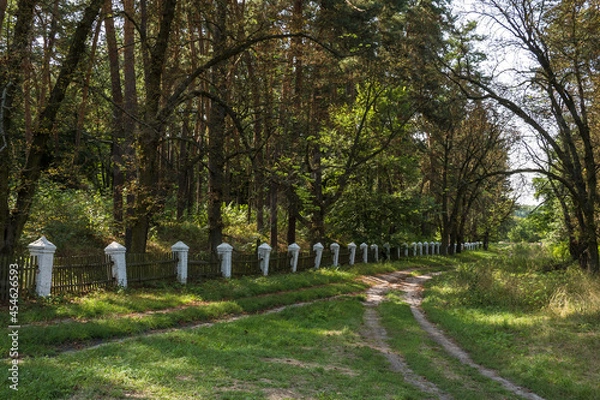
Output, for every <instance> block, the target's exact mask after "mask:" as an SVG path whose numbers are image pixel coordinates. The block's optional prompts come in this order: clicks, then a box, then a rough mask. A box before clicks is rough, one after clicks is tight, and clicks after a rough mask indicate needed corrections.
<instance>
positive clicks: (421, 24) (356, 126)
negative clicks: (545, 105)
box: [0, 0, 595, 259]
mask: <svg viewBox="0 0 600 400" xmlns="http://www.w3.org/2000/svg"><path fill="white" fill-rule="evenodd" d="M581 7H584V6H581ZM449 10H450V7H449V5H448V4H447V3H446V2H441V1H440V2H438V1H422V2H412V1H395V0H386V1H370V0H361V1H355V2H348V1H342V0H339V1H338V0H332V1H305V0H295V1H294V2H291V4H290V2H279V1H274V2H264V1H252V2H245V1H241V2H232V1H227V0H168V1H162V2H154V1H148V0H140V1H134V0H123V1H109V0H106V1H104V2H102V1H99V0H89V1H85V2H69V1H64V0H53V1H50V2H41V1H38V0H27V1H19V2H7V4H6V6H5V7H4V8H3V9H2V10H0V11H2V13H1V17H0V24H2V28H3V29H2V36H1V37H0V41H1V42H0V50H1V51H2V63H1V65H0V67H1V70H0V88H1V89H2V99H1V101H2V110H3V112H2V113H1V114H0V120H1V121H0V122H1V131H0V152H1V153H2V156H1V157H0V160H1V161H0V174H1V176H0V178H1V179H0V226H2V235H0V251H1V252H3V253H12V252H14V251H15V249H16V248H18V246H19V245H22V244H23V243H27V241H28V240H30V239H31V238H32V237H34V236H35V235H37V234H39V233H46V234H48V235H49V236H50V239H51V240H54V241H57V242H61V241H63V242H68V241H69V238H68V235H76V236H78V237H86V236H90V235H84V234H83V233H81V234H76V233H75V232H80V231H79V228H80V227H84V226H87V228H86V229H88V230H93V231H95V232H94V233H93V234H92V235H91V237H90V240H95V241H102V240H104V241H108V240H111V239H116V240H118V241H120V242H123V243H124V244H125V245H126V246H127V248H128V249H130V250H131V251H135V252H142V251H145V250H147V249H148V240H152V241H154V239H155V238H156V237H157V235H160V233H164V232H165V230H167V231H168V230H170V231H171V232H193V233H194V235H193V236H194V239H187V238H181V239H186V240H198V239H197V237H202V238H203V239H202V240H198V242H199V243H198V245H201V246H203V247H208V248H214V247H215V246H216V245H217V244H219V243H221V242H222V241H223V240H230V241H231V240H234V241H236V242H237V244H240V245H248V244H249V243H254V242H255V241H256V240H257V239H260V240H269V241H270V242H271V244H272V245H273V246H280V245H284V244H286V243H292V242H295V241H302V240H308V241H330V240H338V241H349V240H374V241H375V240H376V241H384V242H385V241H407V240H418V239H421V238H423V239H424V238H428V239H429V238H431V239H433V238H437V239H439V240H441V241H442V242H443V243H444V246H442V247H443V249H448V248H449V249H452V248H453V247H452V246H446V245H450V244H452V243H457V242H461V241H475V240H481V241H483V242H485V243H486V244H487V242H488V241H490V240H493V239H498V238H499V237H500V236H501V235H502V234H503V233H504V232H505V229H504V228H502V226H503V225H504V224H505V223H506V222H507V221H509V220H510V215H511V212H512V210H513V207H514V200H513V199H512V195H511V190H510V186H509V184H508V183H507V176H508V174H507V170H508V167H509V161H508V160H509V152H510V150H511V148H512V146H513V145H514V142H515V139H516V138H517V136H518V135H517V134H516V130H515V128H514V125H513V124H512V123H511V121H510V115H508V114H504V113H503V112H501V111H499V110H498V109H497V107H496V105H497V104H498V103H500V104H502V105H505V104H503V103H502V101H500V100H501V99H500V98H499V96H493V95H489V93H488V94H486V91H485V86H482V85H485V84H486V83H488V82H490V80H489V79H488V78H487V77H484V76H483V73H482V72H481V71H484V70H485V68H484V67H485V63H484V60H485V56H484V55H483V54H482V53H481V52H477V51H476V47H475V46H474V43H475V42H477V41H478V40H479V39H480V38H478V37H477V35H475V30H474V29H475V25H474V24H471V23H467V24H465V25H464V26H461V25H460V24H459V23H457V22H456V20H455V17H453V16H452V15H451V13H450V11H449ZM556 11H557V12H558V11H560V9H559V8H557V9H556ZM557 15H558V14H556V15H554V16H550V15H548V18H550V22H549V23H548V24H547V25H544V28H548V29H549V31H548V32H549V33H548V34H549V35H550V34H552V35H551V36H552V37H554V38H555V36H556V35H554V34H553V33H552V32H554V31H555V30H557V29H559V28H560V27H558V26H556V24H555V23H554V22H552V21H554V20H555V19H556V18H558V17H557ZM561 15H562V14H561ZM591 17H593V16H591ZM591 17H590V18H591ZM561 18H562V17H561ZM586 21H587V20H586ZM591 23H592V22H591V20H590V21H587V22H586V24H591ZM586 26H587V25H586ZM559 44H560V43H559V42H558V41H556V43H554V42H553V43H552V45H556V46H558V45H559ZM556 49H557V50H556V51H555V52H552V56H554V55H555V53H556V57H563V58H564V57H566V56H565V55H564V54H563V55H562V56H560V54H559V52H558V47H556ZM593 51H594V50H593V49H592V48H587V47H586V48H585V55H586V56H587V55H589V54H591V53H590V52H593ZM563 61H564V62H566V61H567V60H566V59H564V60H563ZM563 68H567V67H566V66H565V67H563ZM587 73H589V74H592V73H593V71H591V70H590V71H587ZM492 78H493V77H492ZM478 85H479V86H478ZM586 93H587V87H586ZM539 100H540V102H542V99H541V98H540V99H539ZM540 104H542V103H540ZM512 112H513V113H516V114H517V115H519V114H518V112H516V110H512ZM590 115H591V114H590ZM564 120H565V121H569V119H564ZM592 122H593V121H592ZM590 123H591V122H590ZM588 125H589V124H588ZM575 148H576V151H578V150H577V149H583V148H585V146H583V147H582V146H578V145H577V144H576V143H575ZM559 156H560V154H559V153H558V152H557V157H558V158H559V159H560V157H559ZM559 167H560V166H559ZM559 167H556V168H559ZM563 170H564V169H563ZM563 170H560V169H557V170H556V171H559V172H560V171H563ZM583 170H585V168H583ZM556 171H555V170H552V173H553V174H554V175H553V179H554V180H553V182H558V183H561V180H560V179H558V176H556V175H559V172H556ZM561 179H563V180H564V179H568V177H567V178H561ZM585 190H587V189H585ZM585 190H584V191H585ZM57 191H58V192H61V193H62V194H57ZM36 193H37V195H36ZM582 193H583V192H582ZM580 194H581V193H580ZM71 195H72V196H75V197H74V198H73V199H74V200H73V201H72V203H71V204H73V203H75V202H77V203H79V205H75V206H74V207H72V210H71V211H69V212H65V214H67V213H70V214H71V215H73V216H75V215H81V217H79V216H78V217H76V218H74V221H81V222H76V225H77V229H74V230H73V231H72V232H71V233H69V234H67V233H66V232H64V231H61V228H60V226H59V225H57V224H58V222H57V221H59V220H61V218H62V219H63V220H64V219H65V218H63V217H61V216H60V213H59V214H57V215H56V216H49V215H48V213H49V212H50V211H49V210H52V209H55V210H56V209H62V210H63V211H64V209H67V208H71V207H70V205H69V204H65V200H64V196H71ZM52 199H55V200H56V204H54V205H53V204H50V203H52ZM75 199H80V200H77V201H75ZM592 200H593V201H594V202H595V200H594V199H592ZM569 202H570V203H569V204H574V205H578V204H580V203H578V202H577V201H576V200H574V199H572V200H569ZM85 204H90V205H92V208H88V207H87V206H86V205H85ZM41 209H43V210H41ZM89 210H93V211H89ZM107 212H108V215H107ZM586 212H587V211H586ZM86 213H87V214H86ZM90 213H91V214H90ZM94 213H95V214H97V216H98V219H97V220H96V221H95V222H93V223H92V222H89V221H88V220H89V219H90V218H95V217H94V216H93V215H94ZM582 213H583V214H581V215H582V217H581V218H580V219H579V220H577V221H579V222H578V223H580V222H581V221H583V222H585V224H584V225H585V226H584V228H585V229H587V230H586V232H588V233H587V234H586V235H587V236H585V237H586V238H587V237H589V236H590V231H589V226H588V225H589V224H588V223H587V222H589V216H586V215H587V214H585V212H584V211H582ZM84 214H86V215H84ZM100 214H102V215H100ZM574 219H577V215H572V218H571V220H574ZM577 221H575V222H577ZM586 221H587V222H586ZM88 222H89V223H88ZM86 224H87V225H86ZM176 225H179V226H180V227H182V228H177V227H176ZM581 229H583V228H581ZM581 229H579V230H578V229H577V224H575V225H574V227H573V228H572V229H571V231H572V233H573V237H574V239H573V240H574V241H575V242H576V243H575V244H576V245H578V246H579V247H577V246H575V247H576V248H577V249H580V248H582V246H583V244H584V242H585V243H587V242H586V241H585V240H584V237H583V236H581V234H578V232H580V231H581ZM242 231H243V232H242ZM24 235H25V236H24ZM102 238H104V239H102ZM586 240H587V239H586ZM574 254H575V255H577V254H582V251H581V250H579V253H577V252H575V253H574ZM592 256H593V254H592ZM592 258H593V257H592ZM588 259H589V257H588Z"/></svg>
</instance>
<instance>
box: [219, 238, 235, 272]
mask: <svg viewBox="0 0 600 400" xmlns="http://www.w3.org/2000/svg"><path fill="white" fill-rule="evenodd" d="M217 254H218V255H219V258H221V274H222V275H223V277H224V278H231V257H232V255H233V246H232V245H230V244H229V243H221V244H220V245H218V246H217Z"/></svg>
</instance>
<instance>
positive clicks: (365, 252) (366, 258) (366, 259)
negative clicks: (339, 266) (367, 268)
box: [360, 243, 369, 264]
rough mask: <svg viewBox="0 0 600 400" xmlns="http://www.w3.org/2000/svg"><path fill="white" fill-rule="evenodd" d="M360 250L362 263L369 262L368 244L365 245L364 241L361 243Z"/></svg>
mask: <svg viewBox="0 0 600 400" xmlns="http://www.w3.org/2000/svg"><path fill="white" fill-rule="evenodd" d="M360 250H361V251H362V258H363V263H365V264H366V263H368V262H369V245H367V244H366V243H361V244H360Z"/></svg>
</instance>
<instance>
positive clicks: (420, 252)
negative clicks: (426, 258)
mask: <svg viewBox="0 0 600 400" xmlns="http://www.w3.org/2000/svg"><path fill="white" fill-rule="evenodd" d="M417 247H418V248H419V255H420V256H422V255H423V243H422V242H418V243H417Z"/></svg>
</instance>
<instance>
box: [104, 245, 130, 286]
mask: <svg viewBox="0 0 600 400" xmlns="http://www.w3.org/2000/svg"><path fill="white" fill-rule="evenodd" d="M126 252H127V249H126V248H125V246H123V245H121V244H119V243H117V242H112V243H111V244H109V245H108V246H106V247H105V248H104V254H106V255H108V256H109V257H110V259H111V260H112V262H113V267H112V275H113V278H115V279H116V280H117V285H118V286H120V287H124V288H126V287H127V261H126V260H125V253H126Z"/></svg>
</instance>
